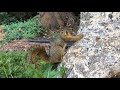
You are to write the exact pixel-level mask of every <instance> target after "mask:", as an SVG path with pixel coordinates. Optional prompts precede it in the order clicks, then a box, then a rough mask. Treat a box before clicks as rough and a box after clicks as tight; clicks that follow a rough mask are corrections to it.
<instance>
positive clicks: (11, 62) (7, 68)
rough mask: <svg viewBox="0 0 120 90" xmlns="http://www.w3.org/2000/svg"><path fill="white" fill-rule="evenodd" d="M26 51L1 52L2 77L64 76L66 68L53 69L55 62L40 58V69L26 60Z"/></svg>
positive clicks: (0, 72)
mask: <svg viewBox="0 0 120 90" xmlns="http://www.w3.org/2000/svg"><path fill="white" fill-rule="evenodd" d="M26 58H27V53H25V52H0V77H1V78H57V77H58V76H63V75H64V74H65V73H63V71H64V70H65V69H64V68H63V67H62V68H63V69H61V70H60V71H57V70H55V69H52V67H53V66H54V64H48V63H45V62H44V61H41V60H40V66H39V69H35V65H34V64H30V63H28V62H27V60H26Z"/></svg>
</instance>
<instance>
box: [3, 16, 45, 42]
mask: <svg viewBox="0 0 120 90" xmlns="http://www.w3.org/2000/svg"><path fill="white" fill-rule="evenodd" d="M38 17H39V16H35V17H33V18H31V19H28V20H27V21H19V22H14V23H10V24H9V25H7V24H4V25H2V27H3V29H4V31H5V33H6V38H5V40H4V41H3V42H4V43H5V42H6V43H10V42H11V41H13V40H20V39H33V38H36V37H38V36H40V35H42V36H44V35H46V33H47V32H46V29H44V28H43V27H42V24H41V23H40V22H39V21H38Z"/></svg>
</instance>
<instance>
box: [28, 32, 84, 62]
mask: <svg viewBox="0 0 120 90" xmlns="http://www.w3.org/2000/svg"><path fill="white" fill-rule="evenodd" d="M82 38H83V35H82V34H81V35H76V36H74V35H72V34H71V33H70V32H68V31H63V32H60V35H59V37H57V38H55V39H54V40H53V41H51V42H50V46H51V47H50V49H49V55H48V54H47V53H46V50H45V47H43V46H38V47H37V46H36V47H32V48H31V51H30V53H31V55H30V58H29V59H30V61H31V62H32V63H34V64H39V63H38V62H37V61H36V57H37V56H38V57H40V58H41V59H42V60H44V61H46V62H47V63H59V62H61V60H62V57H63V56H64V54H65V49H66V45H67V43H74V42H76V41H78V40H80V39H82Z"/></svg>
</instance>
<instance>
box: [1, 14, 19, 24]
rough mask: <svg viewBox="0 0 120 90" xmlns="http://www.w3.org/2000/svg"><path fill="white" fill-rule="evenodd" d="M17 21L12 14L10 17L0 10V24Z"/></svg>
mask: <svg viewBox="0 0 120 90" xmlns="http://www.w3.org/2000/svg"><path fill="white" fill-rule="evenodd" d="M17 21H18V20H17V19H16V18H15V17H14V16H12V17H11V16H10V15H9V14H8V13H7V12H0V25H2V24H10V23H11V22H17Z"/></svg>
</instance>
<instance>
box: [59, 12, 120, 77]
mask: <svg viewBox="0 0 120 90" xmlns="http://www.w3.org/2000/svg"><path fill="white" fill-rule="evenodd" d="M80 18H81V19H80V28H79V30H78V34H80V33H82V34H84V38H83V39H82V40H80V41H78V42H76V43H75V44H74V45H73V46H72V47H71V48H70V49H69V50H68V51H67V53H66V55H65V56H64V57H63V62H62V63H61V65H64V66H65V67H66V68H67V78H111V77H113V76H115V75H117V73H120V12H81V14H80ZM61 65H60V66H61Z"/></svg>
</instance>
